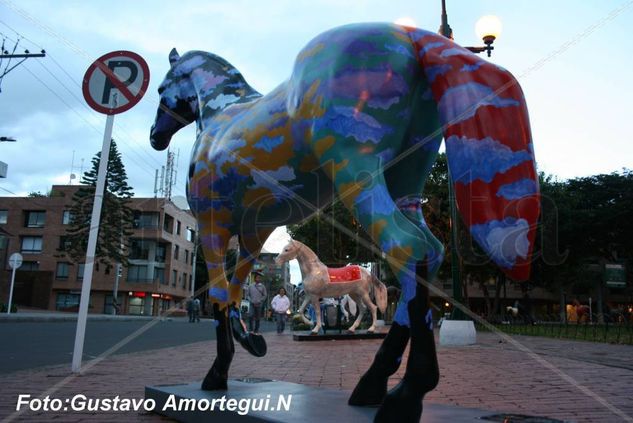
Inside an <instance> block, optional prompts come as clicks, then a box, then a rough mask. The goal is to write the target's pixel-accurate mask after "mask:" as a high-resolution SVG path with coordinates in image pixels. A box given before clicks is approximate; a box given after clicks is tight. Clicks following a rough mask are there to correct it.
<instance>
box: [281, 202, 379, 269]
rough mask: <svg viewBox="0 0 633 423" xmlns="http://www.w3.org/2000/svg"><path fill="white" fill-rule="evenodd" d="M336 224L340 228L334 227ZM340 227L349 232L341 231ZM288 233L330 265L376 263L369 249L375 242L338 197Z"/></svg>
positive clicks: (292, 226)
mask: <svg viewBox="0 0 633 423" xmlns="http://www.w3.org/2000/svg"><path fill="white" fill-rule="evenodd" d="M334 222H335V223H337V224H338V225H336V226H335V225H333V223H334ZM339 226H343V227H345V228H347V229H348V230H347V231H342V230H341V229H339ZM288 232H289V233H290V236H292V237H293V238H294V239H296V240H297V241H300V242H303V243H304V244H306V245H307V246H309V247H310V248H311V249H312V250H313V251H314V252H315V253H316V255H317V256H318V257H319V259H320V260H321V261H322V262H323V263H325V264H326V265H328V266H332V267H335V266H343V265H345V264H347V263H350V262H357V263H358V262H360V263H367V262H370V261H375V257H374V252H373V251H372V249H371V248H369V247H368V246H369V245H373V241H372V240H371V238H370V237H369V236H368V235H367V234H366V233H365V231H364V230H363V228H362V227H361V226H360V224H359V223H358V222H357V221H356V219H354V217H353V216H352V214H351V213H350V212H349V210H347V208H346V207H345V205H344V204H343V203H342V202H341V201H340V200H339V199H338V198H337V199H335V200H334V202H333V203H332V204H331V205H330V206H328V207H326V208H325V209H324V210H323V211H322V212H319V213H317V214H315V215H314V216H313V217H312V218H311V219H310V220H308V221H307V222H304V223H303V224H301V225H291V226H289V227H288ZM350 232H351V233H350Z"/></svg>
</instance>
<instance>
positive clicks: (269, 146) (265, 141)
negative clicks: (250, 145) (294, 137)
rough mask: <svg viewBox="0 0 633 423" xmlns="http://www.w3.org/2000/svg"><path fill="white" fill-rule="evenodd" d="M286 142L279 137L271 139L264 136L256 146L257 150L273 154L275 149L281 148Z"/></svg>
mask: <svg viewBox="0 0 633 423" xmlns="http://www.w3.org/2000/svg"><path fill="white" fill-rule="evenodd" d="M283 142H284V137H282V136H279V137H275V138H269V137H267V136H263V137H262V138H261V139H260V140H259V141H258V142H257V143H256V144H255V145H254V147H255V148H258V149H260V150H264V151H265V152H267V153H272V151H273V150H274V149H275V147H277V146H280V145H281V144H283Z"/></svg>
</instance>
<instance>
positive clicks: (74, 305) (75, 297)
mask: <svg viewBox="0 0 633 423" xmlns="http://www.w3.org/2000/svg"><path fill="white" fill-rule="evenodd" d="M78 307H79V294H57V300H56V301H55V309H56V310H60V311H76V310H77V309H78Z"/></svg>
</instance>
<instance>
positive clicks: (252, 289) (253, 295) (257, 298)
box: [246, 271, 268, 334]
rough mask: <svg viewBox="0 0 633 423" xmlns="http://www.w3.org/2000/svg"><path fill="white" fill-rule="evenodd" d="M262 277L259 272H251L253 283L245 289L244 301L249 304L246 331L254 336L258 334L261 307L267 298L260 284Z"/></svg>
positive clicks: (264, 289) (263, 287)
mask: <svg viewBox="0 0 633 423" xmlns="http://www.w3.org/2000/svg"><path fill="white" fill-rule="evenodd" d="M263 276H264V275H263V274H262V273H261V272H257V271H256V272H253V277H254V281H253V282H252V283H251V284H250V285H249V286H248V287H247V288H246V299H248V301H250V304H251V305H250V313H249V318H248V329H249V330H250V331H251V332H253V333H255V334H259V320H260V319H261V316H262V306H263V304H264V301H266V297H267V296H268V294H267V292H266V287H265V286H264V284H263V283H262V277H263ZM253 323H254V324H253Z"/></svg>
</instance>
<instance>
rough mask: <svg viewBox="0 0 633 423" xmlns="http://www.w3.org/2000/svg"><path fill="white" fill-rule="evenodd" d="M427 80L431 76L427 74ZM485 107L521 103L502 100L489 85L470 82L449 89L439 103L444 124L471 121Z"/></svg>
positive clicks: (509, 105) (513, 105) (511, 105)
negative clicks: (478, 110)
mask: <svg viewBox="0 0 633 423" xmlns="http://www.w3.org/2000/svg"><path fill="white" fill-rule="evenodd" d="M427 78H429V79H430V76H428V74H427ZM483 106H495V107H516V106H519V102H518V101H516V100H515V99H513V98H501V97H499V96H498V95H497V94H495V92H494V91H493V90H492V88H490V87H489V86H487V85H483V84H480V83H478V82H468V83H465V84H461V85H458V86H456V87H451V88H448V89H447V90H446V91H445V92H444V94H443V95H442V98H440V101H439V103H438V110H439V112H440V117H441V119H442V122H446V123H453V124H454V123H458V122H461V121H463V120H467V119H470V118H471V117H473V116H474V115H475V113H477V109H479V108H480V107H483Z"/></svg>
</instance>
